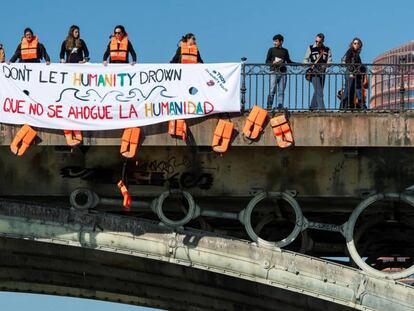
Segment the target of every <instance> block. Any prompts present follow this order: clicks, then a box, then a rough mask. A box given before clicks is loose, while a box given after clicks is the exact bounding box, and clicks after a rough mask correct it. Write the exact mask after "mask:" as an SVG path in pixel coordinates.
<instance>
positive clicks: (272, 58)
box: [266, 34, 292, 110]
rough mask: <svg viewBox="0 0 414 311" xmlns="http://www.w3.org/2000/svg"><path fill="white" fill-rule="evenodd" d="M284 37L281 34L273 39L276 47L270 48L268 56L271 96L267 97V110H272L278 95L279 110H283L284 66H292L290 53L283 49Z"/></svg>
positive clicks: (285, 70)
mask: <svg viewBox="0 0 414 311" xmlns="http://www.w3.org/2000/svg"><path fill="white" fill-rule="evenodd" d="M283 40H284V38H283V36H282V35H281V34H278V35H275V36H274V37H273V44H274V45H275V46H274V47H272V48H270V49H269V51H268V52H267V56H266V64H268V65H270V69H271V73H272V74H271V76H270V94H269V96H268V97H267V109H269V110H270V109H272V106H273V100H274V98H275V94H276V93H277V98H276V103H277V109H282V108H283V99H284V95H285V88H286V81H287V79H286V72H287V69H286V66H284V65H283V64H291V63H292V61H291V60H290V56H289V51H288V50H287V49H285V48H283V47H282V45H283Z"/></svg>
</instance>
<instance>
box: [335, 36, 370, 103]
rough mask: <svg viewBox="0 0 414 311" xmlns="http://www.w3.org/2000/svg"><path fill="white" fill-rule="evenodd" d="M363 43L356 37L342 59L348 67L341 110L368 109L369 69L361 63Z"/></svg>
mask: <svg viewBox="0 0 414 311" xmlns="http://www.w3.org/2000/svg"><path fill="white" fill-rule="evenodd" d="M361 51H362V41H361V39H359V38H357V37H355V38H354V39H352V41H351V43H350V44H349V49H348V50H347V51H346V53H345V55H344V56H343V57H342V63H343V64H349V66H347V67H346V73H347V75H346V77H345V88H344V90H343V91H342V94H341V106H340V108H341V109H353V108H357V109H361V108H364V109H366V105H365V101H366V91H365V89H366V88H368V84H369V83H368V77H367V75H366V72H367V68H366V67H365V66H364V65H362V61H361V56H360V54H361Z"/></svg>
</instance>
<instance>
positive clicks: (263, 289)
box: [0, 200, 414, 311]
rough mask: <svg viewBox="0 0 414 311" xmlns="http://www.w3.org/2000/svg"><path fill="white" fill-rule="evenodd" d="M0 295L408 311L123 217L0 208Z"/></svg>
mask: <svg viewBox="0 0 414 311" xmlns="http://www.w3.org/2000/svg"><path fill="white" fill-rule="evenodd" d="M0 236H1V238H0V248H1V251H0V289H2V290H8V291H21V292H35V293H48V294H55V295H65V296H74V297H85V298H93V299H100V300H108V301H115V302H122V303H128V304H136V305H142V306H150V307H157V308H164V309H169V310H284V311H285V310H352V309H354V310H400V311H403V310H407V311H408V310H413V303H414V290H413V288H412V287H409V286H407V285H404V284H402V283H398V282H396V281H391V280H385V279H379V278H376V277H372V276H369V275H367V274H365V273H364V272H361V271H359V270H355V269H352V268H349V267H345V266H341V265H338V264H335V263H331V262H327V261H324V260H321V259H317V258H313V257H309V256H306V255H301V254H297V253H292V252H289V251H285V250H282V249H279V248H264V247H259V246H258V245H257V244H255V243H251V242H247V241H243V240H237V239H234V238H229V237H224V236H218V235H214V234H212V233H207V232H201V231H195V230H185V229H176V230H171V229H169V228H167V227H165V226H160V225H158V224H157V223H153V222H150V221H144V220H139V219H137V218H133V217H122V216H116V215H111V214H105V213H99V212H79V211H74V210H71V209H60V208H57V207H55V206H43V205H35V204H28V203H26V204H23V203H21V202H16V201H10V200H2V201H1V202H0Z"/></svg>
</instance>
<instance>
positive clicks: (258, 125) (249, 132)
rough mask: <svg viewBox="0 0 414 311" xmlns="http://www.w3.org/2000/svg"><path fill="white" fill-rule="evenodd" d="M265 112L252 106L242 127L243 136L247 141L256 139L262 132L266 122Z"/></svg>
mask: <svg viewBox="0 0 414 311" xmlns="http://www.w3.org/2000/svg"><path fill="white" fill-rule="evenodd" d="M266 118H267V111H266V110H264V109H262V108H260V107H258V106H254V107H253V109H252V111H250V113H249V116H248V117H247V120H246V123H245V124H244V127H243V134H244V136H246V137H247V138H249V139H256V138H257V137H258V136H259V134H260V132H262V131H263V123H264V122H265V121H266Z"/></svg>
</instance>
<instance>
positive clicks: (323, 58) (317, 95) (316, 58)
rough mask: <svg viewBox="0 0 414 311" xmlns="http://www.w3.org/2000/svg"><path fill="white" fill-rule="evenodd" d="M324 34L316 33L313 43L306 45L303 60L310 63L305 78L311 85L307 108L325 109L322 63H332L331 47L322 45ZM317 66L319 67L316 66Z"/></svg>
mask: <svg viewBox="0 0 414 311" xmlns="http://www.w3.org/2000/svg"><path fill="white" fill-rule="evenodd" d="M324 41H325V35H324V34H323V33H318V34H317V35H316V38H315V43H314V44H313V45H310V46H308V49H307V50H306V54H305V58H304V60H303V62H304V63H305V64H309V63H310V64H312V65H311V66H310V68H309V69H308V70H307V72H306V76H305V77H306V79H307V80H308V81H309V82H311V83H312V85H313V89H314V92H313V96H312V101H311V103H310V106H309V109H310V110H313V109H325V104H324V102H323V88H324V85H325V69H326V67H325V66H323V64H330V63H332V52H331V49H330V48H328V47H327V46H325V45H324ZM318 66H319V67H318Z"/></svg>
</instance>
